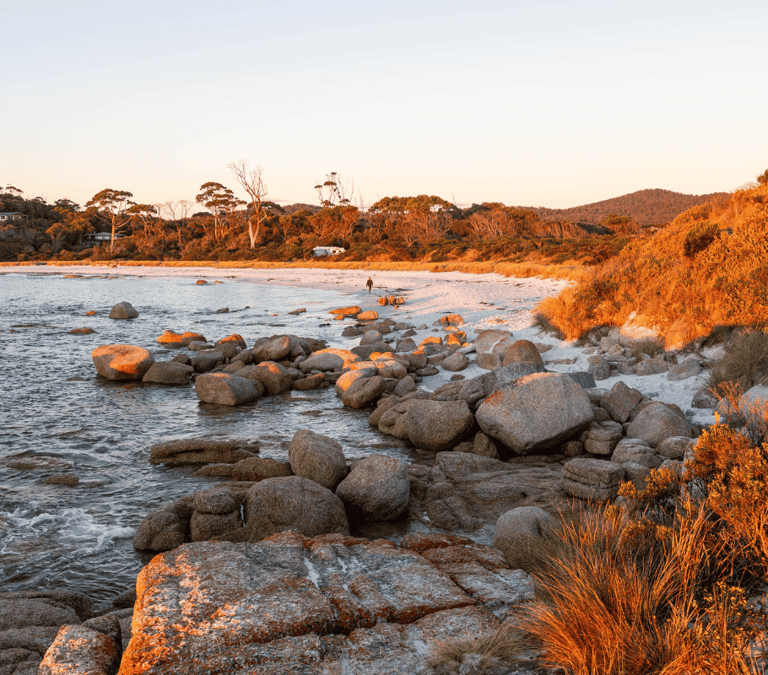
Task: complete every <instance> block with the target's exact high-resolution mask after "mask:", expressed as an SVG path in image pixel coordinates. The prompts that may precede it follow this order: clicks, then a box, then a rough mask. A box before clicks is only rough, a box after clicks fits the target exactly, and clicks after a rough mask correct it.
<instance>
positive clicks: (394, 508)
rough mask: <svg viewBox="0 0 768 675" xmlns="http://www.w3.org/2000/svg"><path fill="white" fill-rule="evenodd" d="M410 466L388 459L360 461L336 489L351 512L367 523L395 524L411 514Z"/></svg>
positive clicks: (379, 456)
mask: <svg viewBox="0 0 768 675" xmlns="http://www.w3.org/2000/svg"><path fill="white" fill-rule="evenodd" d="M410 486H411V483H410V479H409V478H408V469H407V467H406V465H405V464H404V463H403V462H401V461H400V460H398V459H394V458H393V457H387V456H385V455H370V456H369V457H366V458H365V459H362V460H360V461H359V462H358V463H357V464H356V465H355V468H354V469H352V471H350V473H349V475H348V476H347V477H346V478H345V479H344V480H343V481H342V482H341V484H340V485H339V487H338V488H337V489H336V496H338V497H340V498H341V501H343V502H344V504H345V505H346V506H347V508H349V510H350V512H351V513H352V514H353V515H355V516H357V517H359V518H363V519H365V520H372V521H380V520H395V519H396V518H399V517H400V516H402V515H403V514H404V513H405V512H406V511H407V510H408V498H409V496H410Z"/></svg>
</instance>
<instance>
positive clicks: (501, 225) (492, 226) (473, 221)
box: [469, 209, 524, 239]
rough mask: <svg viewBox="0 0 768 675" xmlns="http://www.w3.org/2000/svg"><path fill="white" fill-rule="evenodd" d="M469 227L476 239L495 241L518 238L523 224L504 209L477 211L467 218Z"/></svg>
mask: <svg viewBox="0 0 768 675" xmlns="http://www.w3.org/2000/svg"><path fill="white" fill-rule="evenodd" d="M469 227H470V228H471V230H472V232H473V233H474V234H475V235H477V236H478V237H482V238H484V239H497V238H499V237H503V236H519V235H520V234H522V232H523V229H524V227H523V224H522V223H521V221H520V220H519V219H518V218H516V217H515V216H514V215H512V214H510V213H509V212H508V211H506V210H505V209H491V210H490V211H477V212H475V213H473V214H472V215H471V216H470V217H469Z"/></svg>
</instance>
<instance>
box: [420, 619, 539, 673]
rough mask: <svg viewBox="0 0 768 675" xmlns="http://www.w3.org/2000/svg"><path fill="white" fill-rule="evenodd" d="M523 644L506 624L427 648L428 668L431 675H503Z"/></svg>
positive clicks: (517, 631)
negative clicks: (486, 631) (480, 633)
mask: <svg viewBox="0 0 768 675" xmlns="http://www.w3.org/2000/svg"><path fill="white" fill-rule="evenodd" d="M525 648H526V642H525V639H524V638H523V636H522V635H521V634H520V631H519V630H517V629H515V628H513V627H511V626H510V625H509V624H502V625H501V626H500V627H499V628H498V629H497V630H495V631H493V632H490V633H485V634H483V635H478V636H473V635H464V636H463V637H461V638H459V639H456V640H450V641H436V642H434V643H433V644H432V645H431V657H430V660H429V665H430V667H431V668H432V672H433V673H435V675H458V674H461V675H506V673H509V671H510V669H511V668H514V667H515V666H516V665H518V664H519V663H520V662H521V658H520V654H521V653H522V652H523V651H525Z"/></svg>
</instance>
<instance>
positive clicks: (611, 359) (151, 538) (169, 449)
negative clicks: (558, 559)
mask: <svg viewBox="0 0 768 675" xmlns="http://www.w3.org/2000/svg"><path fill="white" fill-rule="evenodd" d="M392 300H394V302H389V304H393V305H395V307H396V306H397V304H398V302H397V301H398V299H397V298H393V299H392ZM382 304H386V303H382ZM297 311H299V310H297ZM331 314H332V315H333V316H334V318H335V319H337V320H343V319H346V318H354V319H356V324H355V325H348V326H346V327H345V328H344V330H343V333H342V335H343V336H344V337H347V338H355V339H357V340H358V344H357V345H356V346H354V347H351V348H350V349H329V348H327V347H326V345H325V344H324V343H322V342H320V341H317V340H312V339H310V338H299V337H297V336H294V335H278V336H272V337H269V338H260V339H258V340H257V341H256V342H255V343H254V344H253V345H252V346H251V347H250V348H249V347H247V345H246V343H245V341H244V340H243V338H242V337H241V336H240V335H237V334H233V335H230V336H227V337H226V338H224V339H222V340H219V341H217V342H215V343H213V344H211V343H209V342H208V341H207V340H206V339H205V337H204V336H202V335H200V334H197V333H176V332H173V331H166V332H165V333H164V334H163V335H162V336H160V338H158V343H159V344H161V345H163V346H165V347H166V348H177V349H181V348H186V349H187V350H188V353H182V354H179V355H178V356H177V357H175V358H174V359H173V360H172V361H170V362H162V363H156V362H154V360H153V359H152V356H151V354H150V353H149V352H148V350H141V348H140V347H132V346H128V345H110V346H105V347H100V348H98V349H97V350H95V351H94V355H93V359H94V364H95V365H96V368H97V371H98V372H99V373H100V374H102V375H104V376H105V377H109V378H110V379H144V381H147V382H150V381H152V382H163V383H182V384H183V383H187V382H189V381H190V380H193V381H194V383H195V390H196V393H197V395H198V397H199V398H200V399H201V400H202V401H206V402H211V403H219V404H226V405H239V404H243V403H248V402H250V401H253V400H255V399H256V398H258V397H259V396H262V395H277V394H281V393H284V392H286V391H288V390H290V389H299V390H301V389H314V388H325V387H330V386H331V385H333V386H334V388H335V392H336V394H337V395H338V396H339V397H340V399H341V401H342V402H343V404H344V405H345V406H347V407H350V408H355V409H369V413H368V420H369V424H370V425H371V426H372V427H375V428H376V429H378V430H379V431H381V432H382V433H384V434H387V435H391V436H394V437H397V438H399V439H403V440H406V441H408V442H409V443H410V444H412V445H413V446H415V447H416V448H420V449H422V450H426V451H429V452H434V453H436V454H435V459H434V465H432V466H427V465H426V464H410V465H407V464H405V463H404V462H401V461H399V460H397V459H394V458H391V457H387V456H384V455H372V456H369V457H367V458H365V459H362V460H360V461H356V462H349V461H347V459H346V458H345V456H344V452H343V449H342V448H341V446H340V444H339V443H338V442H336V441H335V440H334V439H332V438H329V437H327V436H322V435H320V434H317V433H314V432H312V431H307V430H300V431H298V432H296V434H295V435H294V437H293V440H292V441H291V444H290V446H289V448H288V458H287V460H288V461H277V460H274V459H266V458H262V457H259V455H258V452H259V448H258V443H254V442H247V443H245V442H237V441H206V440H200V439H191V440H183V441H169V442H166V443H161V444H158V445H156V446H153V447H152V449H151V451H150V461H151V462H153V463H171V464H179V463H183V464H199V465H201V468H200V469H199V470H198V471H197V472H196V475H208V476H220V477H223V478H227V479H230V480H229V481H228V482H224V483H220V484H218V485H214V486H212V487H210V488H208V489H206V490H202V491H199V492H196V493H194V494H191V495H188V496H186V497H183V498H181V499H178V500H176V501H174V502H172V503H170V504H168V505H166V506H164V507H163V508H161V509H160V510H158V511H154V512H152V513H150V514H148V515H147V517H146V518H145V519H144V521H143V522H142V523H141V525H140V527H139V528H138V530H137V532H136V535H135V538H134V546H135V547H136V548H137V549H140V550H147V551H153V552H167V553H163V555H161V556H158V557H156V558H155V559H154V560H153V562H152V563H150V565H148V566H147V567H146V568H145V569H144V571H143V572H142V574H141V575H140V577H139V580H138V583H137V588H138V594H139V597H138V602H137V604H136V617H135V619H134V621H135V623H134V626H135V627H138V629H137V637H136V639H134V641H133V642H131V645H130V647H129V649H128V652H127V653H126V655H125V658H124V659H123V666H122V669H121V672H125V673H131V672H139V671H141V672H144V671H145V670H146V668H147V667H148V666H147V664H150V666H151V668H156V669H158V670H159V671H162V672H169V673H171V672H179V673H181V672H189V670H190V669H192V670H195V671H198V670H199V671H201V672H202V671H203V670H205V671H206V672H209V671H210V672H219V671H222V672H223V671H226V672H234V673H237V672H251V670H253V668H254V667H255V666H256V665H257V664H258V667H259V672H263V673H265V674H268V673H272V672H274V673H278V672H280V673H282V672H288V671H290V672H297V673H299V672H301V673H319V672H324V669H325V670H326V671H327V669H328V668H340V669H341V668H342V667H343V668H351V669H352V670H351V672H357V671H356V670H355V668H359V667H362V668H364V669H369V670H370V672H376V669H377V668H379V667H382V666H386V667H387V668H390V667H393V668H394V670H392V671H391V672H405V671H406V670H413V669H415V671H414V672H416V671H417V670H418V669H420V668H421V667H423V665H424V664H425V659H426V651H425V649H424V644H429V642H431V641H432V640H435V639H445V638H446V637H452V636H456V635H458V634H459V632H465V631H466V630H477V631H482V632H485V631H486V630H488V629H490V628H492V627H493V626H497V625H498V622H499V620H504V619H505V618H507V616H508V613H509V611H510V609H511V608H512V606H513V605H514V604H516V603H518V602H520V601H522V600H525V599H527V598H529V597H531V594H532V585H531V583H530V579H529V578H528V576H527V575H526V574H525V573H524V572H522V571H521V570H516V571H513V570H512V569H510V567H518V566H519V565H520V564H521V561H522V560H523V559H524V558H525V555H526V551H527V549H528V547H530V546H531V545H532V544H533V543H535V541H536V540H537V538H539V537H541V536H542V535H543V534H544V533H545V532H546V531H547V529H548V528H550V527H551V526H552V524H553V519H552V516H551V515H550V514H549V513H548V511H547V509H549V510H550V511H551V510H552V509H553V507H554V508H557V507H558V506H560V505H563V504H566V503H569V502H570V501H571V500H572V499H573V498H574V497H576V498H580V499H588V500H595V501H606V500H610V499H613V498H615V497H616V495H617V493H618V489H619V486H620V484H621V483H622V482H624V481H627V480H629V481H634V482H635V483H636V484H637V485H638V486H639V487H641V488H642V487H643V485H644V482H645V479H646V477H647V476H648V474H649V472H650V471H651V469H653V468H658V467H662V466H671V467H677V466H679V465H680V464H681V463H682V461H683V460H684V458H685V456H686V453H687V452H689V450H690V448H691V446H692V444H693V443H694V442H695V440H694V439H695V437H696V436H697V435H698V432H699V430H698V429H697V428H696V427H695V426H694V425H692V424H691V423H689V421H688V420H687V419H686V418H685V416H684V415H683V413H682V411H680V410H679V408H677V407H676V406H674V405H668V404H664V403H659V402H653V401H651V400H649V399H647V398H645V397H644V396H643V395H642V394H641V393H640V392H639V391H637V390H635V389H632V388H630V387H628V386H626V385H625V384H624V383H623V382H621V381H619V382H617V383H616V384H615V385H614V386H613V387H612V388H611V389H600V388H598V387H597V386H596V385H597V383H596V381H602V380H605V379H607V378H608V377H610V376H611V374H613V373H614V372H615V373H629V372H632V373H634V374H638V375H642V374H652V373H660V372H667V373H668V377H669V378H670V379H683V378H684V377H690V376H692V375H695V374H698V372H699V370H700V368H701V365H700V363H699V361H698V360H697V359H696V358H695V357H692V358H691V359H688V360H686V361H683V362H681V363H679V364H675V363H674V362H673V359H671V358H670V357H669V355H666V357H665V358H663V359H662V358H652V357H650V356H648V357H647V358H644V357H642V356H641V358H640V361H636V360H635V359H636V357H635V356H634V355H633V353H632V349H631V347H632V345H631V344H630V343H622V340H621V336H620V335H618V334H617V333H616V332H609V333H606V334H601V335H598V336H596V337H595V340H594V341H593V342H594V344H593V345H592V346H590V347H588V349H587V351H588V352H589V356H590V359H589V370H588V372H575V373H568V374H561V373H555V372H548V371H547V369H546V367H545V364H544V361H543V359H542V357H541V354H542V353H544V352H545V351H546V350H547V349H548V348H549V346H548V345H542V344H534V343H532V342H530V341H527V340H519V339H516V338H515V336H514V335H513V333H511V332H509V331H505V330H486V331H482V332H480V333H479V334H478V335H477V336H476V338H475V339H474V341H470V340H469V338H468V336H467V334H466V333H465V331H464V330H462V326H463V324H464V322H463V319H462V317H461V316H460V315H457V314H449V315H446V316H444V317H442V319H441V320H439V321H437V322H436V323H435V324H434V325H433V327H432V330H433V332H434V333H435V334H434V335H430V336H429V337H427V338H426V339H424V340H421V342H419V343H417V342H416V340H415V339H414V338H416V337H417V335H418V333H417V331H424V330H428V327H427V326H425V325H421V326H418V327H415V326H412V325H410V324H408V323H406V322H397V321H394V320H393V319H388V318H385V319H379V317H378V314H377V312H375V311H368V312H363V311H362V310H361V308H360V307H359V306H350V307H343V308H338V309H336V310H332V312H331ZM144 352H146V354H145V353H144ZM646 356H647V355H646ZM147 357H148V358H147ZM473 357H474V360H475V362H476V364H477V365H478V366H479V367H481V368H483V369H485V370H487V371H488V372H486V373H484V374H482V375H480V376H478V377H475V378H472V379H466V378H465V376H464V375H462V374H460V373H461V371H463V370H465V369H466V368H467V367H468V365H469V364H470V363H471V359H472V358H473ZM670 365H671V367H670ZM662 368H663V370H662ZM697 368H698V369H699V370H697ZM441 371H447V372H451V373H454V375H453V376H452V377H451V381H450V382H448V383H446V384H444V385H443V386H440V387H438V388H437V389H435V390H434V391H426V390H425V389H423V388H421V387H420V386H419V385H420V384H421V383H422V382H423V381H424V379H425V378H428V377H431V376H433V375H436V374H438V373H440V372H441ZM382 523H385V524H392V523H395V524H399V525H401V526H402V527H401V529H400V530H399V531H400V532H403V531H406V532H410V533H411V534H407V535H406V536H405V537H403V539H402V544H401V545H400V546H399V547H398V546H396V545H394V544H392V543H391V542H389V541H385V540H378V541H374V542H373V543H371V542H369V541H368V540H365V539H358V538H352V537H350V532H355V533H358V534H359V533H361V532H376V527H378V526H379V525H381V524H382ZM366 528H368V529H366ZM386 531H387V530H386V529H384V530H381V532H386ZM441 531H449V532H465V533H474V534H473V537H474V538H475V539H476V540H479V541H489V542H490V541H491V540H492V541H493V543H494V546H495V549H491V548H487V547H484V546H480V545H477V544H472V543H471V542H470V541H469V540H466V539H460V538H458V537H456V536H453V535H446V534H442V533H440V532H441ZM417 532H419V533H420V534H415V533H417ZM427 532H429V534H427ZM376 536H378V535H376ZM214 542H216V543H214ZM193 596H194V597H193ZM182 606H183V608H184V609H183V618H179V617H181V616H182V614H181V607H182ZM72 637H73V638H74V637H75V636H74V635H73V636H72ZM78 640H79V642H78V644H83V645H85V644H89V640H88V639H85V638H82V639H80V638H79V637H78ZM99 640H100V638H96V639H95V641H94V640H91V642H92V643H93V644H94V645H96V644H97V643H98V641H99ZM84 649H85V648H84ZM99 649H100V648H98V647H96V646H94V650H96V651H97V652H98V651H99ZM85 651H87V649H85ZM62 658H63V657H62ZM331 672H333V671H331ZM340 672H341V670H340ZM345 672H346V671H345ZM388 672H390V671H388ZM520 672H524V670H521V671H520Z"/></svg>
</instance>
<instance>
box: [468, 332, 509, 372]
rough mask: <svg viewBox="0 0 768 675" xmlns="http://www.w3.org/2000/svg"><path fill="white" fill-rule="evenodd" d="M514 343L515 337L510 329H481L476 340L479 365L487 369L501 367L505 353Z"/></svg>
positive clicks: (476, 358)
mask: <svg viewBox="0 0 768 675" xmlns="http://www.w3.org/2000/svg"><path fill="white" fill-rule="evenodd" d="M514 343H515V337H514V335H513V334H512V333H511V332H510V331H508V330H498V329H490V330H484V331H481V332H480V333H479V334H478V336H477V339H476V340H475V351H476V353H477V356H476V357H475V360H476V362H477V365H478V366H480V368H485V369H486V370H493V369H495V368H501V365H502V361H503V359H504V354H505V353H506V351H507V349H509V348H510V347H511V346H512V345H513V344H514Z"/></svg>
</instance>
